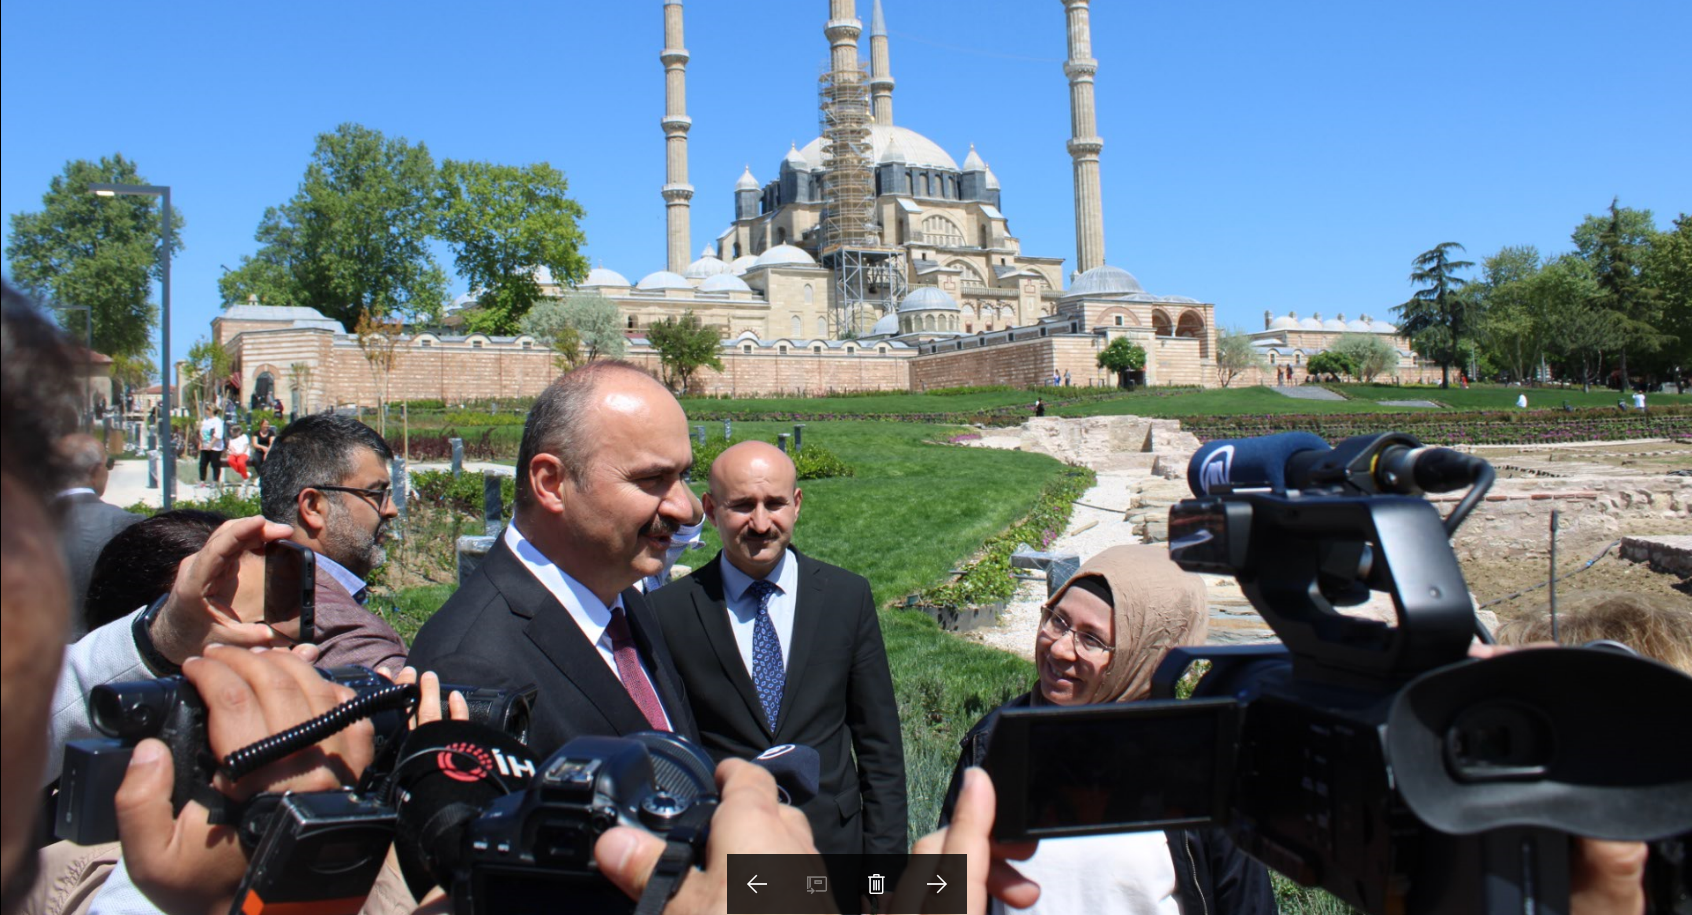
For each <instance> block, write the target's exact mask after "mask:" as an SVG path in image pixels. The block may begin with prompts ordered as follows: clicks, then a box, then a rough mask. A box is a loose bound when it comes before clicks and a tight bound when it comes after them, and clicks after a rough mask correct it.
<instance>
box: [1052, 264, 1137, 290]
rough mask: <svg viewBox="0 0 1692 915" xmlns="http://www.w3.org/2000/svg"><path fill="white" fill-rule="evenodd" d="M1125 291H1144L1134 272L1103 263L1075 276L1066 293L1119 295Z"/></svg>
mask: <svg viewBox="0 0 1692 915" xmlns="http://www.w3.org/2000/svg"><path fill="white" fill-rule="evenodd" d="M1125 292H1145V289H1143V288H1142V287H1141V286H1140V281H1139V280H1137V279H1134V274H1132V273H1129V272H1128V271H1126V270H1124V269H1122V268H1121V267H1112V266H1110V265H1109V264H1104V265H1101V266H1098V267H1094V268H1093V269H1091V270H1088V271H1087V272H1086V273H1083V274H1081V275H1080V276H1078V277H1076V278H1075V282H1074V283H1071V284H1070V286H1069V292H1068V293H1067V295H1120V294H1122V293H1125Z"/></svg>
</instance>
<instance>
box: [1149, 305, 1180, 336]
mask: <svg viewBox="0 0 1692 915" xmlns="http://www.w3.org/2000/svg"><path fill="white" fill-rule="evenodd" d="M1152 334H1153V335H1154V336H1158V337H1173V336H1175V326H1174V325H1173V324H1171V323H1169V316H1168V315H1166V314H1164V313H1163V310H1162V309H1157V310H1154V311H1153V312H1152Z"/></svg>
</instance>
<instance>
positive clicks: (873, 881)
mask: <svg viewBox="0 0 1692 915" xmlns="http://www.w3.org/2000/svg"><path fill="white" fill-rule="evenodd" d="M885 883H886V878H884V877H882V876H881V875H880V874H870V875H869V894H870V895H871V896H880V895H881V894H882V893H883V892H886V889H887V888H886V885H885Z"/></svg>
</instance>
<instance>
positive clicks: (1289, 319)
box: [1269, 313, 1298, 330]
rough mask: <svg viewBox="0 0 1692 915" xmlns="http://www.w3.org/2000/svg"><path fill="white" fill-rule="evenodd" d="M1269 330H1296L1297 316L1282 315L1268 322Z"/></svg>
mask: <svg viewBox="0 0 1692 915" xmlns="http://www.w3.org/2000/svg"><path fill="white" fill-rule="evenodd" d="M1269 329H1270V330H1298V316H1297V315H1293V314H1290V313H1289V314H1284V315H1281V316H1280V317H1278V318H1276V319H1275V320H1273V321H1270V322H1269Z"/></svg>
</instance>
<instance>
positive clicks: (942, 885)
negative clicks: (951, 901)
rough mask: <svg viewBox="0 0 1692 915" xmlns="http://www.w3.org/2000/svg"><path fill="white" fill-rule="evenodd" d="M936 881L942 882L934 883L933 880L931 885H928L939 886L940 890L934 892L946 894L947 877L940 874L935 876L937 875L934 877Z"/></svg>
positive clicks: (930, 882)
mask: <svg viewBox="0 0 1692 915" xmlns="http://www.w3.org/2000/svg"><path fill="white" fill-rule="evenodd" d="M934 880H938V881H940V882H939V883H935V882H934V881H933V880H931V881H929V883H928V885H929V886H937V887H939V889H937V890H935V891H934V892H936V893H944V892H946V878H945V877H942V876H940V875H939V874H935V875H934Z"/></svg>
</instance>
